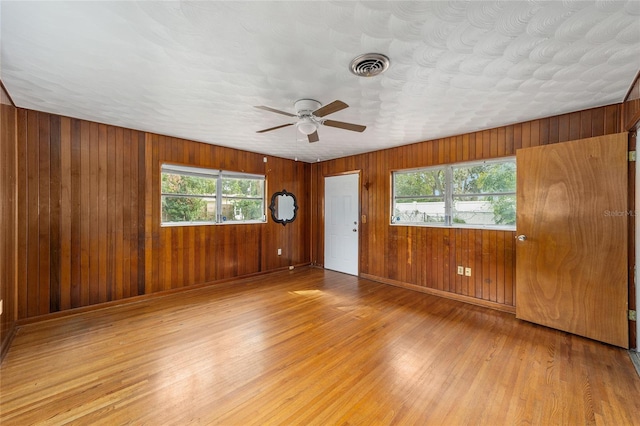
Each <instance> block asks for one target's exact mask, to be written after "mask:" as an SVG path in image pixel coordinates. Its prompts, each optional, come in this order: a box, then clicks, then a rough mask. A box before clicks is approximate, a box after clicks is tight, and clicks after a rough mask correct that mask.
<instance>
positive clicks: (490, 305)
mask: <svg viewBox="0 0 640 426" xmlns="http://www.w3.org/2000/svg"><path fill="white" fill-rule="evenodd" d="M360 277H361V278H366V279H368V280H371V281H377V282H380V283H383V284H389V285H392V286H395V287H402V288H406V289H408V290H414V291H419V292H421V293H426V294H431V295H433V296H438V297H443V298H445V299H452V300H457V301H458V302H464V303H469V304H471V305H476V306H482V307H483V308H490V309H495V310H497V311H502V312H507V313H510V314H514V315H515V313H516V308H515V306H509V305H503V304H501V303H496V302H491V301H488V300H482V299H476V298H475V297H471V296H465V295H463V294H457V293H450V292H448V291H443V290H436V289H433V288H428V287H422V286H419V285H415V284H409V283H405V282H402V281H396V280H392V279H389V278H383V277H377V276H375V275H369V274H360Z"/></svg>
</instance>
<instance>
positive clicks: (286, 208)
mask: <svg viewBox="0 0 640 426" xmlns="http://www.w3.org/2000/svg"><path fill="white" fill-rule="evenodd" d="M269 210H271V217H272V218H273V221H274V222H278V223H281V224H282V226H284V225H286V224H287V223H290V222H293V221H294V220H295V219H296V214H297V211H298V203H297V202H296V196H295V195H293V194H292V193H290V192H287V190H286V189H283V190H282V191H280V192H276V193H274V194H273V196H272V197H271V204H270V205H269Z"/></svg>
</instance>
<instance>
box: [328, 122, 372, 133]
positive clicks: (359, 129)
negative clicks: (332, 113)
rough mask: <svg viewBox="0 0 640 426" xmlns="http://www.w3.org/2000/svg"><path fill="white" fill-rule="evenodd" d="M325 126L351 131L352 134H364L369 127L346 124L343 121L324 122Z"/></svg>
mask: <svg viewBox="0 0 640 426" xmlns="http://www.w3.org/2000/svg"><path fill="white" fill-rule="evenodd" d="M322 124H324V125H325V126H331V127H337V128H339V129H345V130H351V131H352V132H364V129H366V128H367V126H361V125H360V124H353V123H344V122H342V121H334V120H324V121H323V122H322Z"/></svg>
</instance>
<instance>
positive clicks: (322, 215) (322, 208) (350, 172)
mask: <svg viewBox="0 0 640 426" xmlns="http://www.w3.org/2000/svg"><path fill="white" fill-rule="evenodd" d="M354 174H357V175H358V194H357V197H358V254H357V256H358V275H357V276H358V277H359V276H360V272H361V270H360V264H361V257H360V246H361V245H362V235H361V234H362V226H361V225H362V220H361V218H362V216H361V213H362V170H361V169H354V170H346V171H344V172H338V173H329V174H323V175H322V180H321V182H322V189H321V191H322V192H321V194H322V197H321V200H322V202H321V203H320V204H321V205H320V220H321V222H322V226H321V227H320V228H321V229H322V238H319V240H320V241H319V242H321V243H322V267H323V268H324V265H325V258H326V257H325V254H326V251H327V248H326V247H325V244H324V242H325V234H326V230H327V229H326V218H325V206H326V202H325V181H326V178H328V177H336V176H344V175H354ZM318 192H320V190H319V191H318Z"/></svg>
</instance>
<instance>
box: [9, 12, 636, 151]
mask: <svg viewBox="0 0 640 426" xmlns="http://www.w3.org/2000/svg"><path fill="white" fill-rule="evenodd" d="M0 6H1V9H0V17H1V24H2V26H1V32H0V42H1V47H0V48H1V61H2V62H1V63H0V65H1V69H2V75H1V78H2V81H3V83H4V84H5V86H6V88H7V90H8V91H9V94H10V95H11V96H12V98H13V100H14V102H15V103H16V105H17V106H20V107H24V108H29V109H35V110H40V111H46V112H52V113H56V114H60V115H65V116H71V117H78V118H82V119H87V120H93V121H98V122H102V123H109V124H114V125H118V126H124V127H128V128H133V129H139V130H145V131H153V132H156V133H160V134H165V135H171V136H179V137H183V138H186V139H192V140H196V141H202V142H209V143H212V144H216V145H224V146H230V147H233V148H238V149H245V150H249V151H254V152H259V153H263V154H269V155H275V156H281V157H286V158H292V159H293V158H298V159H299V160H301V161H308V162H312V161H317V160H318V159H320V160H326V159H331V158H337V157H343V156H346V155H351V154H356V153H362V152H367V151H373V150H378V149H382V148H387V147H392V146H398V145H405V144H409V143H413V142H418V141H423V140H429V139H434V138H438V137H443V136H450V135H457V134H461V133H465V132H469V131H474V130H480V129H486V128H492V127H496V126H501V125H505V124H510V123H515V122H521V121H526V120H529V119H534V118H540V117H546V116H550V115H556V114H559V113H565V112H571V111H577V110H581V109H585V108H590V107H596V106H601V105H607V104H612V103H617V102H621V101H622V100H623V98H624V96H625V94H626V92H627V90H628V89H629V87H630V85H631V83H632V82H633V79H634V77H635V75H636V74H637V72H638V70H640V1H637V0H635V1H621V2H616V1H597V2H573V1H562V2H561V1H555V2H543V1H531V2H506V1H486V2H478V1H475V2H466V1H459V2H426V1H418V2H398V1H379V2H369V1H304V2H303V1H296V2H285V1H215V2H195V1H179V2H178V1H158V2H156V1H140V2H134V1H120V2H116V1H108V2H93V1H92V2H89V1H69V2H63V1H46V2H28V1H7V0H2V2H1V3H0ZM369 52H378V53H382V54H385V55H387V56H388V57H389V58H390V60H391V66H390V68H389V69H388V70H387V72H386V73H384V74H383V75H380V76H377V77H372V78H362V77H356V76H354V75H352V74H351V73H350V72H349V69H348V66H349V63H350V61H351V60H352V59H353V58H354V57H356V56H358V55H360V54H363V53H369ZM300 98H312V99H317V100H318V101H320V102H321V103H322V104H328V103H330V102H332V101H334V100H336V99H340V100H342V101H344V102H346V103H347V104H349V105H350V108H348V109H345V110H342V111H339V112H336V113H335V114H332V115H330V116H328V117H327V118H330V119H333V120H338V121H347V122H352V123H357V124H363V125H366V126H367V129H366V130H365V132H364V133H356V132H350V131H346V130H341V129H335V128H330V127H321V128H320V130H319V134H320V142H317V143H314V144H309V143H308V142H307V141H306V139H305V138H304V136H303V135H301V134H297V133H296V129H295V127H294V126H290V127H286V128H283V129H280V130H275V131H272V132H269V133H263V134H257V133H256V131H257V130H261V129H264V128H268V127H273V126H277V125H279V124H284V123H287V122H291V119H290V118H289V117H286V116H284V115H279V114H274V113H270V112H267V111H263V110H258V109H255V108H253V106H254V105H266V106H269V107H272V108H276V109H280V110H285V111H290V112H293V103H294V102H295V101H296V100H297V99H300Z"/></svg>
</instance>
